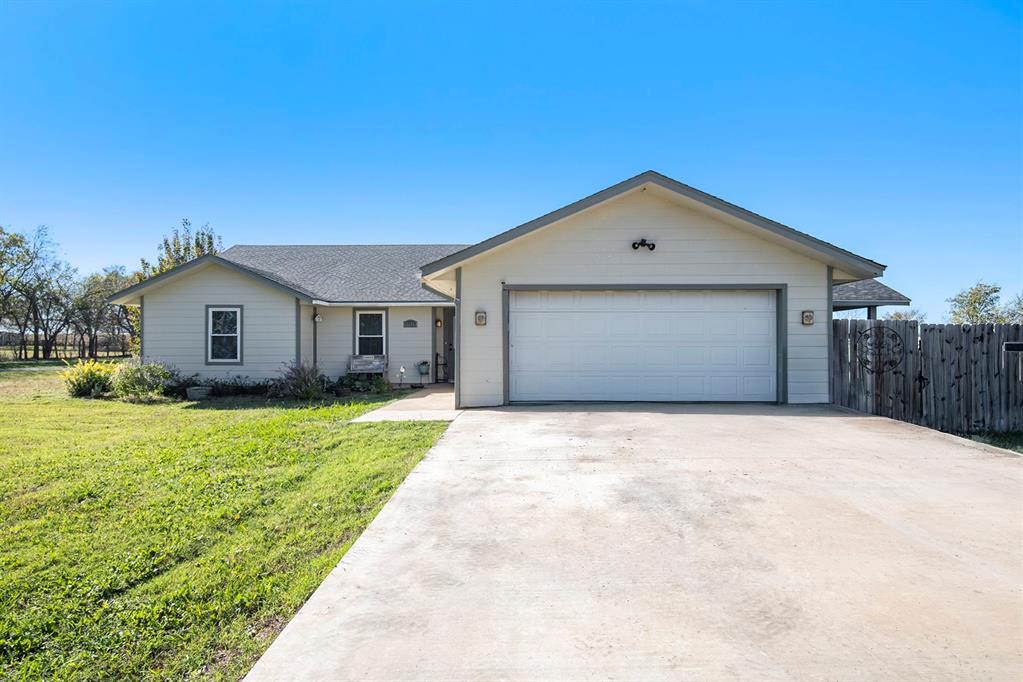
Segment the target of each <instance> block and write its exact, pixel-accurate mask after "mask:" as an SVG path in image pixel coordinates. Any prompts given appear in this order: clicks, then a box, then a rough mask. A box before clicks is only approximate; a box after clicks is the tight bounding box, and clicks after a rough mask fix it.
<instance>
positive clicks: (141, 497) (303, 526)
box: [0, 369, 445, 680]
mask: <svg viewBox="0 0 1023 682" xmlns="http://www.w3.org/2000/svg"><path fill="white" fill-rule="evenodd" d="M56 373H57V370H56V369H51V370H49V371H46V370H39V371H17V370H0V678H2V679H11V678H14V679H18V678H24V679H37V678H58V679H82V680H85V679H88V680H95V679H139V678H149V679H152V678H175V679H177V678H182V677H199V678H219V679H237V678H239V677H241V676H242V675H244V674H245V672H246V671H247V670H248V669H249V667H250V666H251V665H252V663H253V662H254V661H255V660H256V658H258V656H259V655H260V654H261V653H262V652H263V651H264V650H265V649H266V648H267V646H269V644H270V642H271V640H272V639H273V637H274V636H275V635H276V634H277V632H279V631H280V629H281V628H282V627H283V626H284V624H285V623H286V622H287V621H288V619H289V618H291V616H292V615H294V613H295V612H296V611H297V609H298V607H299V606H300V605H301V604H302V603H303V601H305V599H306V598H307V597H308V596H309V595H310V594H311V593H312V591H313V590H314V589H315V588H316V586H317V585H319V583H320V581H321V580H322V579H323V578H324V577H325V576H326V575H327V573H328V572H329V571H330V570H331V569H332V568H333V567H334V566H335V565H336V564H337V562H338V560H339V559H340V558H341V556H342V555H343V554H344V553H345V551H346V550H347V549H348V547H349V546H350V545H351V543H352V542H353V541H354V540H355V539H356V538H358V536H359V534H360V533H361V532H362V530H363V529H364V528H365V527H366V526H367V524H369V522H370V521H371V520H372V519H373V517H374V516H375V515H376V513H377V512H378V511H379V510H380V508H381V507H382V506H383V504H384V503H386V502H387V500H388V499H389V498H390V496H391V494H392V493H393V492H394V490H395V488H396V487H397V486H398V484H399V483H401V481H402V480H403V479H404V478H405V476H406V475H407V474H408V473H409V471H410V470H411V469H412V468H413V467H414V466H415V465H416V463H417V462H418V461H419V459H420V458H421V457H422V456H423V454H424V453H425V452H426V450H427V449H428V448H429V447H430V446H431V445H432V444H433V443H434V441H435V440H436V439H437V438H438V437H439V436H440V434H441V433H442V432H443V430H444V428H445V424H443V423H438V422H428V423H395V422H390V423H378V424H349V423H348V422H349V420H351V419H352V418H353V417H355V416H357V415H359V414H361V413H363V412H366V411H368V410H370V409H373V408H374V407H376V406H378V405H379V404H381V402H384V400H382V399H377V400H376V401H374V400H373V399H367V400H363V401H359V400H356V401H353V402H337V403H333V404H324V405H317V406H309V405H304V404H296V403H282V402H270V401H267V400H265V399H258V400H241V399H221V400H213V401H209V402H206V403H188V402H177V403H175V402H166V403H157V404H150V405H133V404H127V403H121V402H115V401H107V400H83V399H71V398H67V397H65V396H64V395H63V394H62V393H61V391H60V388H59V385H58V382H57V378H56Z"/></svg>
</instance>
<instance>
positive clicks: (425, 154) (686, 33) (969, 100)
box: [0, 0, 1023, 321]
mask: <svg viewBox="0 0 1023 682" xmlns="http://www.w3.org/2000/svg"><path fill="white" fill-rule="evenodd" d="M0 35H2V36H3V42H2V47H0V224H2V225H4V226H6V227H11V228H14V229H17V230H29V229H32V228H34V227H36V226H37V225H42V224H45V225H48V226H49V227H50V229H51V232H52V235H53V236H54V237H55V238H56V239H57V240H58V241H59V242H60V243H61V245H62V247H63V250H64V253H65V256H66V257H67V258H68V259H69V260H70V261H71V262H72V263H73V264H75V265H76V266H78V267H79V268H80V269H82V270H83V271H89V270H94V269H99V268H101V267H103V266H106V265H110V264H122V265H128V266H135V265H136V263H137V261H138V258H139V257H141V256H146V257H152V256H153V255H154V253H155V246H156V243H157V242H158V241H159V239H160V237H161V236H162V235H163V234H165V233H166V232H168V231H169V230H170V229H171V228H172V227H174V226H175V225H176V224H177V223H178V222H179V221H180V219H181V218H182V217H185V216H187V217H189V218H191V220H192V221H193V223H195V224H202V223H205V222H209V223H210V224H211V225H212V226H213V227H214V228H215V229H216V230H217V231H218V232H220V233H221V234H223V236H224V241H225V243H226V244H233V243H400V242H475V241H479V240H480V239H483V238H485V237H487V236H490V235H492V234H494V233H496V232H499V231H502V230H504V229H507V228H509V227H512V226H514V225H517V224H519V223H521V222H524V221H526V220H529V219H531V218H534V217H536V216H538V215H540V214H543V213H546V212H548V211H550V210H553V209H555V208H558V207H560V206H562V205H564V204H566V203H569V202H571V201H574V200H576V199H578V198H580V197H582V196H584V195H586V194H590V193H592V192H594V191H596V190H599V189H601V188H603V187H605V186H607V185H610V184H613V183H615V182H617V181H619V180H622V179H624V178H626V177H629V176H631V175H634V174H636V173H638V172H640V171H643V170H646V169H655V170H658V171H660V172H662V173H665V174H667V175H670V176H672V177H674V178H676V179H679V180H681V181H683V182H686V183H688V184H691V185H693V186H695V187H698V188H700V189H703V190H705V191H708V192H711V193H712V194H716V195H718V196H721V197H722V198H725V199H727V200H729V201H732V202H734V203H737V204H739V205H741V206H743V207H745V208H748V209H750V210H753V211H756V212H758V213H761V214H764V215H766V216H768V217H771V218H773V219H775V220H778V221H780V222H783V223H785V224H787V225H790V226H792V227H795V228H797V229H801V230H804V231H806V232H809V233H811V234H813V235H814V236H817V237H819V238H821V239H825V240H827V241H830V242H833V243H836V244H838V245H840V246H842V247H844V248H847V249H850V250H852V251H855V252H856V253H859V254H861V255H864V256H867V257H869V258H873V259H875V260H878V261H880V262H882V263H885V264H887V265H888V266H889V269H888V275H887V276H886V277H885V279H884V281H885V282H886V283H888V284H889V285H891V286H894V287H895V288H896V289H899V290H900V291H902V292H904V293H906V294H907V295H909V296H910V297H912V298H913V299H914V304H915V305H916V306H918V307H920V308H921V309H923V310H924V311H925V312H926V313H927V314H928V318H929V319H930V320H931V321H941V319H942V318H943V316H944V314H945V311H946V308H947V305H946V304H945V299H946V298H948V297H949V296H951V295H952V294H953V293H955V292H956V291H957V290H959V289H961V288H963V287H966V286H969V285H970V284H973V283H974V282H976V281H977V280H978V279H981V278H983V279H984V280H985V281H988V282H994V283H998V284H1001V285H1002V286H1003V287H1004V288H1005V292H1006V294H1014V293H1016V292H1018V291H1020V290H1023V3H1020V2H1013V3H976V2H974V3H951V2H946V3H909V2H901V3H890V4H867V3H841V4H839V3H835V4H832V3H810V2H803V3H791V4H784V3H783V4H773V3H766V2H757V3H740V4H722V3H718V2H699V3H643V2H619V3H585V4H565V3H557V2H539V3H529V2H515V3H509V4H507V5H503V6H502V5H498V4H497V3H491V2H465V3H457V4H440V5H436V4H426V3H408V4H404V3H357V4H341V3H338V2H328V3H323V4H315V3H307V2H303V3H300V4H299V3H280V4H277V3H231V2H202V3H196V4H187V3H185V2H178V1H175V2H166V3H150V2H103V3H88V2H75V3H59V2H58V3H43V2H31V3H30V2H12V1H11V0H0Z"/></svg>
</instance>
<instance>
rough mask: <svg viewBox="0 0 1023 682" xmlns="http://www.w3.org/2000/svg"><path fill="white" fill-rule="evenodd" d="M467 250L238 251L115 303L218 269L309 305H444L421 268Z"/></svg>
mask: <svg viewBox="0 0 1023 682" xmlns="http://www.w3.org/2000/svg"><path fill="white" fill-rule="evenodd" d="M462 248H464V245H463V244H358V245H337V246H304V245H302V246H253V245H239V246H232V247H231V248H229V249H227V250H226V251H224V252H223V253H221V254H218V255H215V256H203V257H201V258H196V259H195V260H192V261H189V262H188V263H185V264H184V265H179V266H178V267H176V268H173V269H172V270H168V271H167V272H163V273H161V274H159V275H157V276H155V277H151V278H150V279H147V280H146V281H144V282H141V283H139V284H136V285H134V286H131V287H128V288H127V289H124V290H122V291H119V292H118V293H117V294H115V295H113V296H111V297H110V299H109V300H110V302H111V303H119V302H121V303H123V302H125V301H128V300H131V299H133V298H134V297H135V296H138V295H141V294H142V293H143V291H144V290H145V289H146V288H148V287H151V286H153V285H154V284H157V283H159V282H161V281H164V280H166V279H168V278H171V277H176V276H178V275H180V274H183V273H184V272H186V271H188V270H190V269H193V268H196V267H199V266H202V265H209V264H211V263H216V264H218V265H222V266H224V267H228V268H230V269H232V270H235V271H236V272H239V273H241V274H244V275H248V276H251V277H254V278H256V279H258V280H260V281H262V282H263V283H264V284H269V285H270V286H274V287H276V288H278V289H282V290H284V291H287V292H288V293H291V294H294V295H295V296H297V297H298V298H300V299H302V300H303V301H304V302H306V303H312V302H323V303H357V304H358V303H440V302H447V301H448V299H446V298H444V297H442V296H440V295H439V294H436V293H434V292H432V291H429V290H428V289H425V288H423V285H422V283H421V282H420V280H419V276H418V268H419V265H420V264H421V263H425V262H427V261H429V260H434V259H437V258H441V257H443V256H445V255H448V254H450V253H453V252H455V251H458V250H459V249H462Z"/></svg>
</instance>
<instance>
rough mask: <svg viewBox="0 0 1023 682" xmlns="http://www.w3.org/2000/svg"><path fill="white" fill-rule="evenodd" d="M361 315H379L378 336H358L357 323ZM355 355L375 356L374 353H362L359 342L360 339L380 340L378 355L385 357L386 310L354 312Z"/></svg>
mask: <svg viewBox="0 0 1023 682" xmlns="http://www.w3.org/2000/svg"><path fill="white" fill-rule="evenodd" d="M363 315H379V316H380V334H360V333H359V321H360V319H361V318H362V316H363ZM352 331H354V332H355V354H356V355H376V353H362V352H361V351H362V348H361V347H360V346H361V343H360V340H361V339H380V340H381V343H380V348H381V351H382V352H381V353H380V355H387V311H386V310H356V311H355V329H353V330H352Z"/></svg>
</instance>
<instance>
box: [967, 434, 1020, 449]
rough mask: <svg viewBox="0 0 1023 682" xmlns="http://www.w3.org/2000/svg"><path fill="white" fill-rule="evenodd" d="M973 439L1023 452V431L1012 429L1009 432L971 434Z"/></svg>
mask: <svg viewBox="0 0 1023 682" xmlns="http://www.w3.org/2000/svg"><path fill="white" fill-rule="evenodd" d="M970 438H972V439H973V440H978V441H980V442H981V443H987V444H988V445H994V446H995V447H999V448H1005V449H1006V450H1014V451H1015V452H1018V453H1020V454H1023V431H1010V432H1008V433H986V434H980V435H976V436H970Z"/></svg>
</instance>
